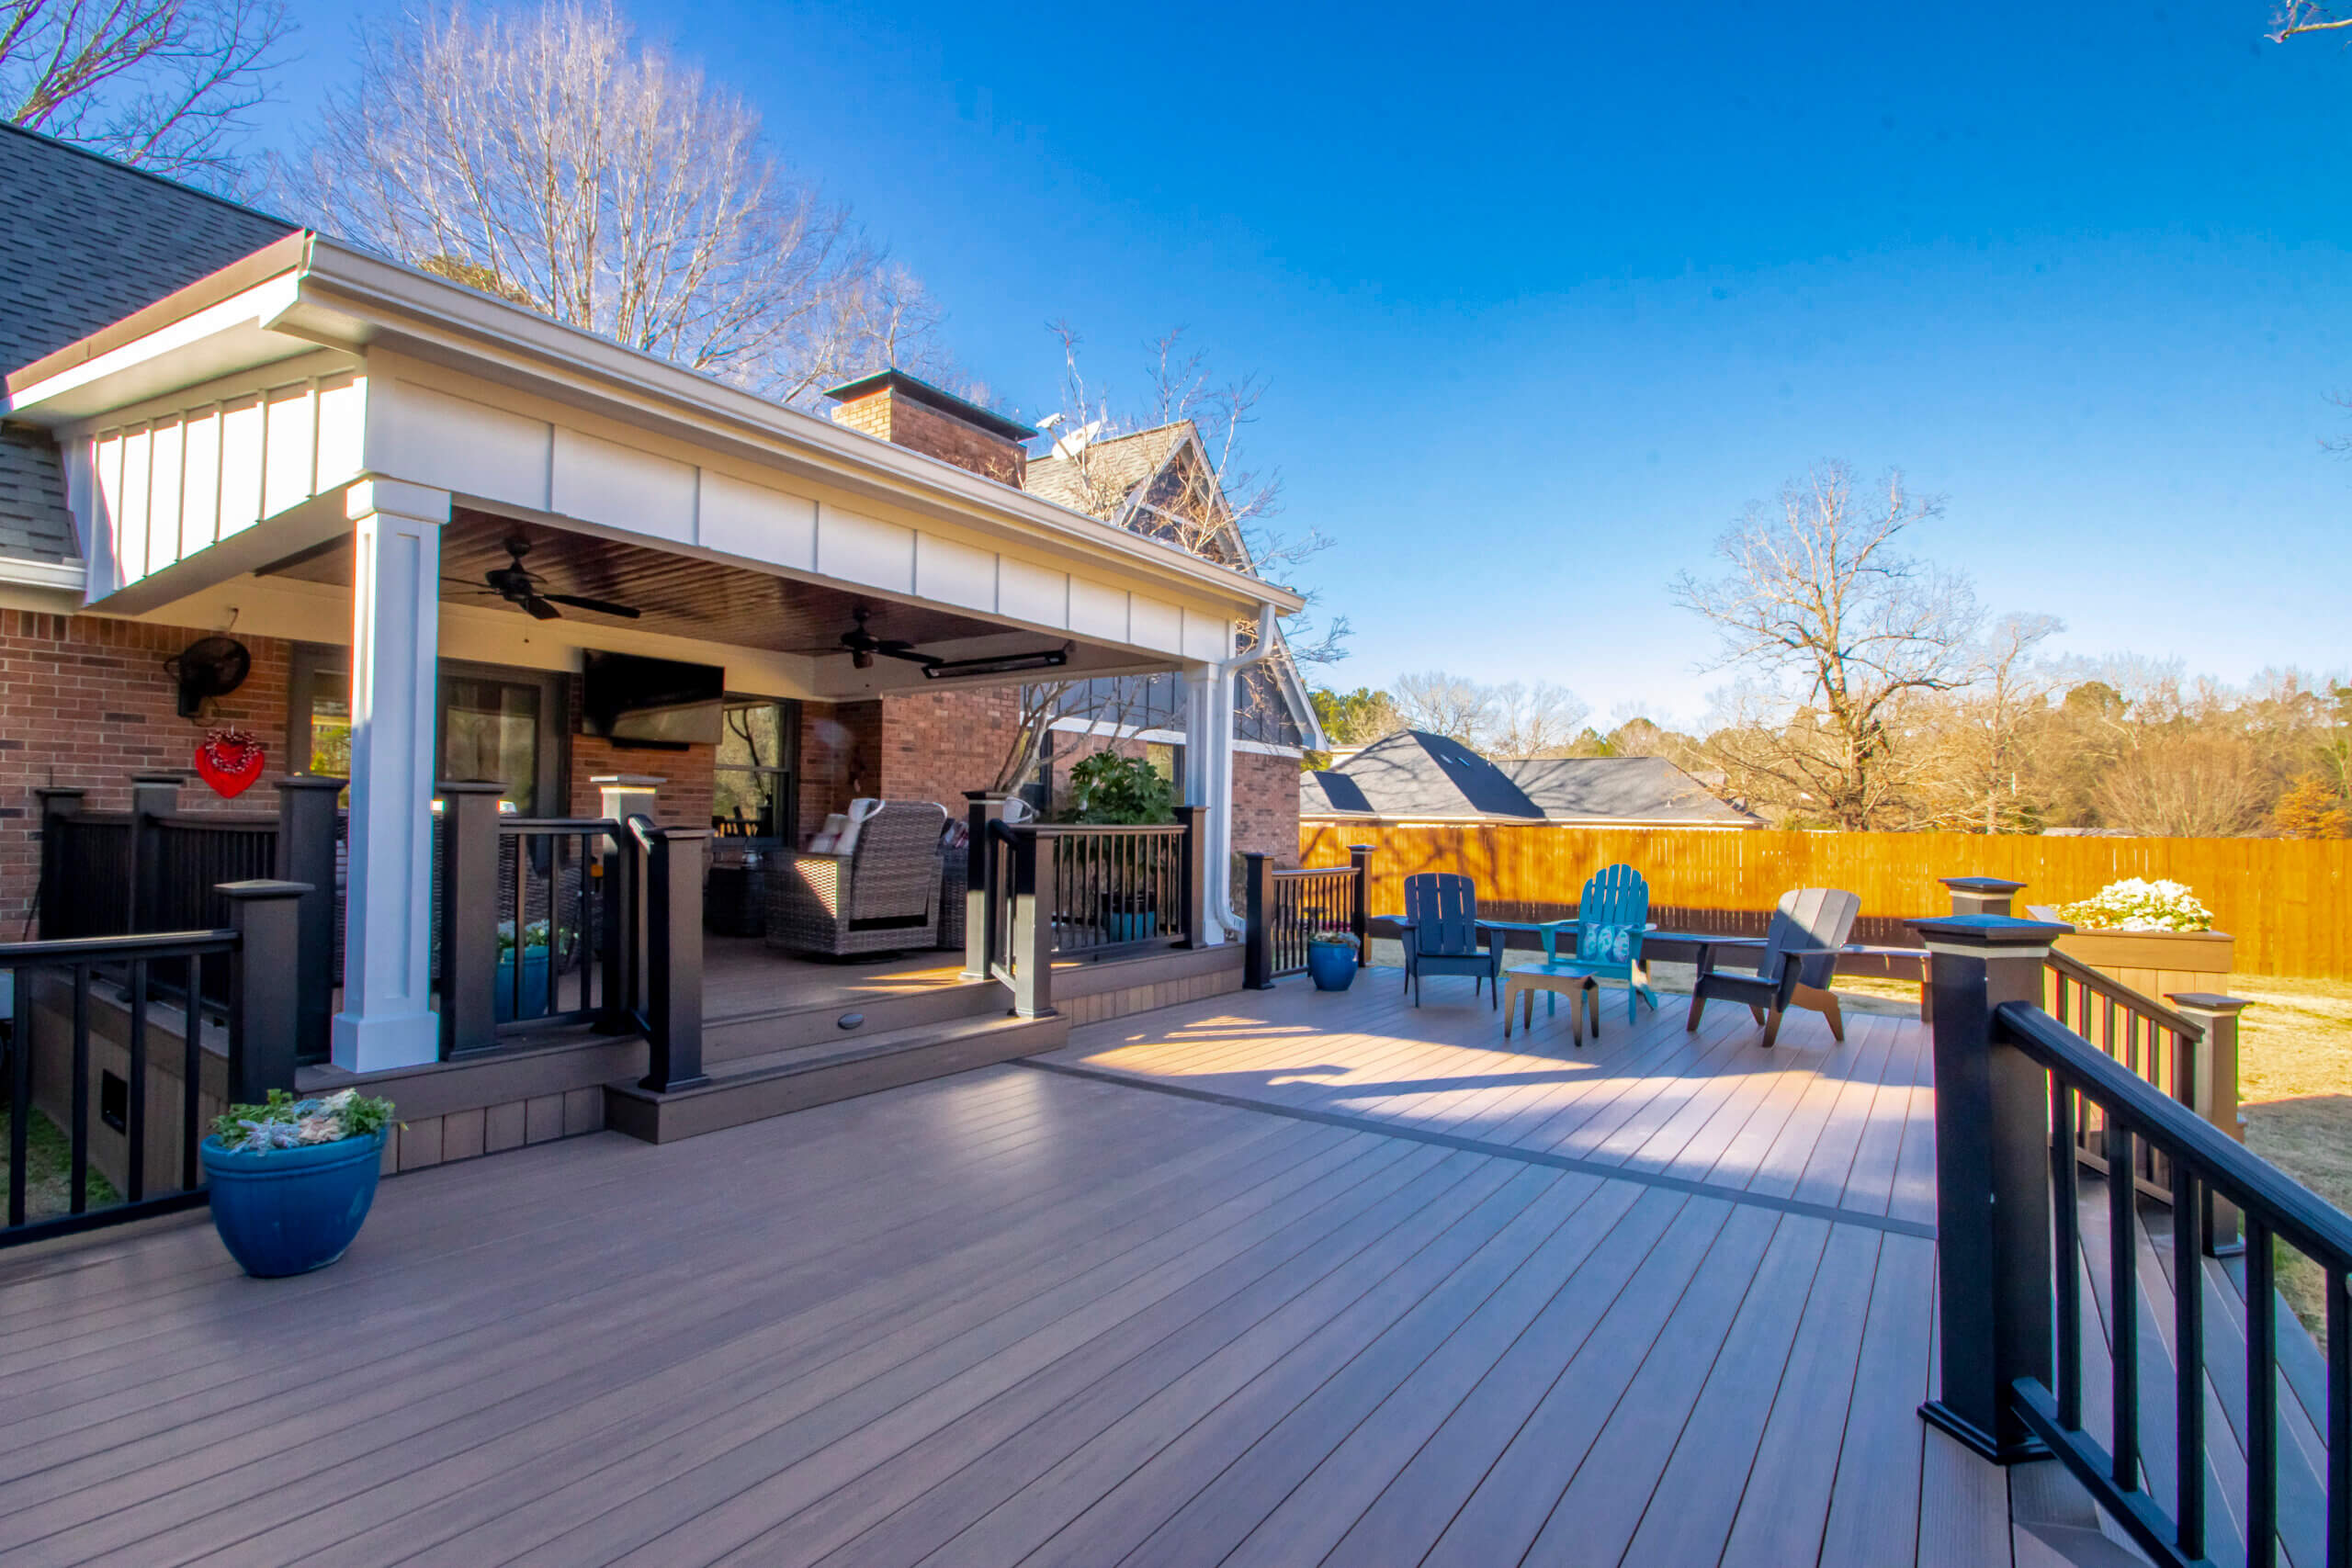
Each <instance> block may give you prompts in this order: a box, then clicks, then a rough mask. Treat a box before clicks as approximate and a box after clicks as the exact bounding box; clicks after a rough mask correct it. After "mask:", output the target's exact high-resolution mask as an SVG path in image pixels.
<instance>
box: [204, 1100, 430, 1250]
mask: <svg viewBox="0 0 2352 1568" xmlns="http://www.w3.org/2000/svg"><path fill="white" fill-rule="evenodd" d="M391 1125H392V1102H391V1101H390V1100H378V1099H375V1098H373V1097H371V1096H368V1095H364V1094H360V1093H357V1092H356V1091H355V1090H352V1089H344V1090H342V1091H341V1092H340V1093H336V1094H331V1095H326V1096H324V1097H320V1098H310V1099H303V1100H297V1099H295V1098H294V1097H293V1096H292V1095H290V1094H288V1093H287V1092H286V1091H285V1090H284V1089H271V1090H270V1091H269V1097H268V1099H267V1100H265V1101H264V1102H263V1103H262V1104H259V1105H232V1106H231V1107H230V1108H229V1110H228V1111H227V1113H226V1114H225V1115H222V1116H221V1117H220V1118H219V1119H218V1120H216V1121H215V1122H213V1123H212V1135H211V1136H210V1137H209V1138H207V1139H205V1140H204V1143H203V1144H202V1145H201V1148H200V1152H201V1154H202V1156H203V1159H204V1175H205V1180H206V1182H207V1184H208V1185H209V1187H210V1189H211V1194H212V1226H213V1228H214V1229H215V1230H217V1231H218V1232H220V1242H221V1245H222V1246H224V1247H227V1248H228V1249H229V1256H230V1257H232V1258H235V1259H236V1260H237V1262H238V1264H239V1265H240V1266H242V1267H243V1269H244V1271H245V1272H246V1273H248V1274H251V1275H253V1276H254V1277H255V1278H257V1279H263V1280H270V1279H277V1278H279V1277H281V1276H284V1275H288V1274H307V1273H309V1272H310V1271H311V1269H323V1268H325V1267H326V1266H327V1265H328V1264H330V1263H333V1262H334V1260H335V1259H336V1258H341V1257H342V1256H343V1255H344V1253H345V1251H346V1250H347V1249H348V1248H349V1247H350V1246H351V1243H352V1239H353V1238H354V1237H355V1236H356V1235H358V1234H359V1226H360V1224H361V1223H362V1222H364V1221H365V1220H366V1219H367V1218H368V1206H369V1205H370V1204H371V1203H373V1202H374V1201H375V1199H376V1176H377V1171H378V1168H379V1163H380V1161H381V1158H382V1156H383V1150H384V1140H385V1138H387V1137H388V1136H390V1131H391Z"/></svg>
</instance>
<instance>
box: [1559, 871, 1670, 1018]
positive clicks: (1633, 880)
mask: <svg viewBox="0 0 2352 1568" xmlns="http://www.w3.org/2000/svg"><path fill="white" fill-rule="evenodd" d="M1649 919H1650V885H1649V884H1648V883H1646V882H1644V881H1643V880H1642V874H1641V873H1640V872H1638V871H1635V870H1634V868H1633V867H1632V866H1630V865H1611V866H1603V867H1602V868H1601V869H1600V871H1598V872H1595V873H1594V874H1593V877H1592V880H1591V881H1589V882H1588V883H1586V884H1585V885H1584V897H1581V898H1579V899H1577V950H1576V953H1574V954H1573V955H1572V956H1563V957H1561V958H1560V959H1558V960H1557V961H1556V962H1555V963H1553V964H1547V965H1545V967H1546V968H1548V969H1550V970H1552V971H1554V972H1555V973H1560V974H1568V975H1582V976H1586V977H1588V978H1589V979H1594V980H1620V981H1623V983H1624V986H1625V1021H1626V1022H1628V1023H1631V1022H1633V1021H1634V1020H1635V1019H1637V1018H1639V1017H1640V1016H1641V1014H1640V1012H1639V1011H1638V1010H1637V1007H1638V1004H1639V1003H1641V1002H1647V1003H1649V1004H1650V1010H1651V1011H1652V1012H1656V1011H1657V992H1656V991H1653V990H1651V989H1650V984H1649V970H1648V969H1647V968H1646V967H1645V966H1644V964H1643V963H1642V936H1643V932H1644V929H1645V927H1646V926H1647V925H1648V924H1649ZM1592 1035H1593V1038H1594V1039H1596V1040H1598V1039H1599V1038H1600V1007H1599V1006H1598V1005H1597V1004H1596V1005H1595V1006H1594V1008H1593V1010H1592Z"/></svg>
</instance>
